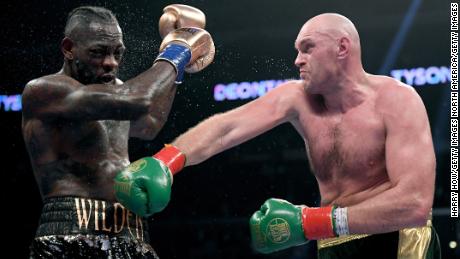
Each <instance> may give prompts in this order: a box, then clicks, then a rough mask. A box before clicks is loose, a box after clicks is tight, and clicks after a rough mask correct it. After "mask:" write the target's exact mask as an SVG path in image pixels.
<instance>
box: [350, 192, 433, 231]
mask: <svg viewBox="0 0 460 259" xmlns="http://www.w3.org/2000/svg"><path fill="white" fill-rule="evenodd" d="M422 189H423V188H422V187H420V189H419V190H416V189H406V188H402V187H393V188H390V189H388V190H386V191H384V192H382V193H380V194H379V195H377V196H374V197H372V198H370V199H367V200H365V201H363V202H361V203H359V204H356V205H353V206H349V207H348V224H349V229H350V233H351V234H363V233H366V234H375V233H385V232H391V231H397V230H399V229H403V228H407V227H416V226H422V225H425V224H426V222H427V219H428V217H429V213H430V210H431V206H432V195H431V194H432V192H431V194H430V192H426V191H423V190H422Z"/></svg>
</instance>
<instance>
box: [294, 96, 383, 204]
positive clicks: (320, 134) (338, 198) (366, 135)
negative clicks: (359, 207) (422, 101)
mask: <svg viewBox="0 0 460 259" xmlns="http://www.w3.org/2000/svg"><path fill="white" fill-rule="evenodd" d="M304 98H305V99H306V100H307V102H305V103H306V104H305V106H304V107H302V108H301V109H299V111H298V112H299V116H298V118H297V119H296V120H294V121H293V122H292V123H293V124H294V126H295V128H296V129H297V131H298V132H299V133H300V134H301V136H302V137H303V139H304V141H305V145H306V150H307V154H308V158H309V161H310V165H311V167H312V171H313V173H314V174H315V177H316V178H317V180H318V185H319V189H320V192H321V203H322V205H327V204H337V205H340V206H349V205H353V204H357V203H359V202H361V201H363V200H366V199H368V198H370V197H373V196H375V195H377V194H378V193H380V192H382V191H384V190H387V189H388V188H390V182H389V178H388V174H387V172H386V167H385V134H386V133H385V126H384V122H383V117H382V114H381V113H380V111H379V110H378V108H377V106H376V100H377V99H378V93H377V92H373V93H372V94H370V95H368V97H367V98H366V99H365V100H364V101H363V102H362V103H360V104H359V105H357V106H356V107H353V108H352V109H350V110H348V111H346V112H345V113H340V112H337V113H331V112H328V111H326V110H325V109H324V108H323V107H324V106H323V104H322V103H321V100H320V99H318V98H315V97H312V96H308V95H304Z"/></svg>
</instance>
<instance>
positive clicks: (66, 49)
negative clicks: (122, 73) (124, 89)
mask: <svg viewBox="0 0 460 259" xmlns="http://www.w3.org/2000/svg"><path fill="white" fill-rule="evenodd" d="M64 36H65V37H64V39H63V40H62V44H61V49H62V52H63V53H64V59H65V62H66V63H67V65H68V69H67V70H68V71H69V73H70V76H72V77H73V78H75V79H76V80H78V81H80V82H81V83H82V84H92V83H114V81H115V78H116V75H117V72H118V67H119V65H120V62H121V60H122V56H123V52H124V50H125V46H124V44H123V37H122V32H121V28H120V26H119V25H118V21H117V19H116V18H115V16H114V15H113V14H112V12H110V11H109V10H107V9H104V8H101V7H92V6H83V7H78V8H76V9H74V10H73V11H72V12H70V13H69V16H68V18H67V23H66V27H65V31H64Z"/></svg>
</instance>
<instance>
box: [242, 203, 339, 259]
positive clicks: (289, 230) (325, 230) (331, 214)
mask: <svg viewBox="0 0 460 259" xmlns="http://www.w3.org/2000/svg"><path fill="white" fill-rule="evenodd" d="M249 228H250V232H251V238H252V243H253V247H254V249H255V250H256V251H258V252H260V253H264V254H268V253H272V252H276V251H279V250H283V249H286V248H289V247H293V246H298V245H302V244H305V243H306V242H308V240H312V239H322V238H329V237H335V236H338V235H342V234H344V235H345V234H348V220H347V209H346V208H336V207H333V206H329V207H320V208H309V207H307V206H303V205H302V206H296V205H293V204H291V203H289V202H287V201H285V200H281V199H268V200H267V201H266V202H265V203H264V204H263V205H262V207H261V208H260V210H259V211H256V212H255V213H254V214H253V215H252V217H251V219H250V220H249Z"/></svg>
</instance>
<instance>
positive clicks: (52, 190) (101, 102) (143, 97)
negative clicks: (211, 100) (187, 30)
mask: <svg viewBox="0 0 460 259" xmlns="http://www.w3.org/2000/svg"><path fill="white" fill-rule="evenodd" d="M77 27H78V26H77ZM73 30H74V31H73V33H72V35H73V36H72V39H70V38H69V37H65V38H64V40H63V41H62V45H61V49H62V52H63V54H64V66H63V68H62V70H61V71H59V72H58V73H56V74H52V75H47V76H43V77H40V78H38V79H35V80H32V81H31V82H29V83H28V84H27V86H26V88H25V90H24V93H23V100H22V102H23V121H22V131H23V136H24V140H25V144H26V146H27V149H28V151H29V155H30V159H31V162H32V166H33V170H34V174H35V178H36V180H37V182H38V185H39V189H40V192H41V195H42V197H43V198H47V197H53V196H80V197H88V198H92V199H102V200H108V201H115V197H114V193H113V178H114V177H115V175H116V173H117V172H119V171H120V170H121V169H123V168H125V167H126V166H127V165H128V164H129V160H128V138H129V137H138V138H142V139H153V138H154V137H155V136H156V134H157V133H158V132H159V130H160V129H161V127H162V126H163V125H164V123H165V122H166V118H167V116H168V114H169V111H170V108H171V105H172V101H173V99H174V95H175V91H176V87H175V85H174V79H175V77H176V72H175V70H174V68H173V66H172V65H170V64H169V63H167V62H163V61H159V62H156V63H155V64H154V65H153V66H152V67H151V68H150V69H148V70H147V71H145V72H143V73H141V74H140V75H138V76H137V77H135V78H133V79H130V80H128V81H126V82H125V83H123V82H122V81H120V80H119V79H118V78H117V77H116V75H117V72H118V67H119V64H120V62H121V60H122V56H123V52H124V49H125V46H124V44H123V39H122V33H121V29H120V27H119V26H118V24H116V23H100V22H92V23H91V24H90V25H89V26H88V27H84V28H80V27H78V28H73Z"/></svg>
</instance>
